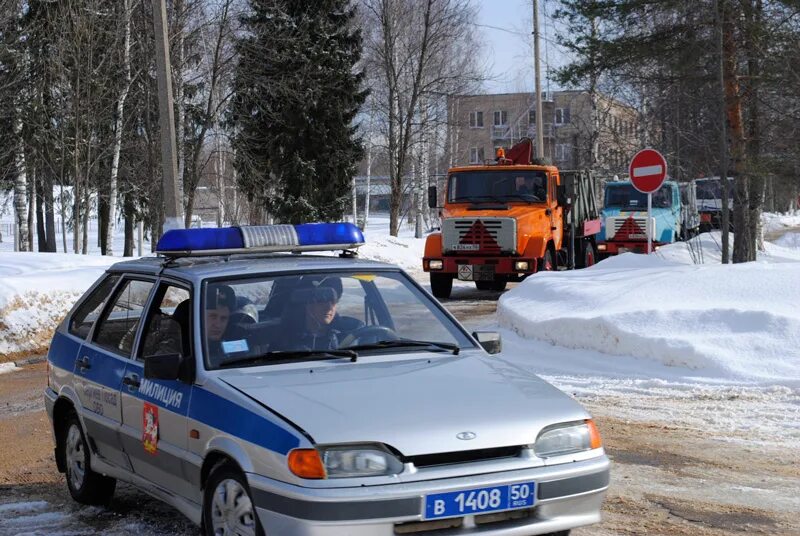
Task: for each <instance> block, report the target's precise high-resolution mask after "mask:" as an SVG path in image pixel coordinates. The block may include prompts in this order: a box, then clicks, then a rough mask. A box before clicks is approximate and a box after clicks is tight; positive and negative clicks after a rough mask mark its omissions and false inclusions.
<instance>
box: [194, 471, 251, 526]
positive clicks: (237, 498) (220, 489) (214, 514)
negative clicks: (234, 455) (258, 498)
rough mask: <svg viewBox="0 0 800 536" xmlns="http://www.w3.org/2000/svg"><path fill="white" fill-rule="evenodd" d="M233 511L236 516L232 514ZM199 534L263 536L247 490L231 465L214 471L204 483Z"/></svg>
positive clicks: (248, 489)
mask: <svg viewBox="0 0 800 536" xmlns="http://www.w3.org/2000/svg"><path fill="white" fill-rule="evenodd" d="M248 504H249V508H248ZM237 510H239V512H238V513H236V514H234V512H236V511H237ZM203 534H205V535H207V536H221V535H228V534H253V535H255V536H264V529H263V527H262V526H261V521H260V520H259V519H258V514H257V512H256V507H255V503H254V502H253V496H252V494H251V493H250V486H248V485H247V480H246V479H245V477H244V475H243V474H242V472H241V471H240V470H239V469H238V468H237V467H235V466H234V465H233V464H231V463H221V464H219V465H217V466H216V467H214V468H213V469H212V470H211V474H209V475H208V480H206V483H205V489H204V490H203Z"/></svg>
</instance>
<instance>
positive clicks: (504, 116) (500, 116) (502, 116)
mask: <svg viewBox="0 0 800 536" xmlns="http://www.w3.org/2000/svg"><path fill="white" fill-rule="evenodd" d="M507 124H508V112H506V111H505V110H500V111H497V112H495V113H494V126H496V127H504V126H506V125H507Z"/></svg>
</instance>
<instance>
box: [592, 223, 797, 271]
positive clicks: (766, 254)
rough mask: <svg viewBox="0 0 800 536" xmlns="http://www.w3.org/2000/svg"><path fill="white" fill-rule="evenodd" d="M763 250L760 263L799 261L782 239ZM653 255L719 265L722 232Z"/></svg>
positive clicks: (670, 247)
mask: <svg viewBox="0 0 800 536" xmlns="http://www.w3.org/2000/svg"><path fill="white" fill-rule="evenodd" d="M733 238H734V236H733V233H730V242H729V248H730V253H731V255H732V254H733ZM764 248H765V251H759V252H758V260H759V261H760V262H767V263H772V262H798V261H800V251H797V249H796V247H792V246H791V244H790V243H788V242H787V241H785V240H783V239H779V240H777V241H776V242H775V243H772V242H764ZM654 255H655V256H656V257H659V258H661V259H664V260H666V261H671V262H677V263H681V264H719V263H720V262H722V232H721V231H712V232H710V233H702V234H700V235H698V236H696V237H694V238H692V239H691V240H689V241H687V242H676V243H674V244H670V245H668V246H664V247H661V248H659V249H658V251H656V252H655V253H654ZM615 258H618V257H611V258H609V259H608V260H607V261H605V262H612V263H613V262H615V261H614V259H615ZM623 258H627V257H623Z"/></svg>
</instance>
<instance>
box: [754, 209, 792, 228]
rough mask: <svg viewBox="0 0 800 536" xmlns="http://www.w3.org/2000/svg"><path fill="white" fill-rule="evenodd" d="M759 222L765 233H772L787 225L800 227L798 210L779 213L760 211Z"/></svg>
mask: <svg viewBox="0 0 800 536" xmlns="http://www.w3.org/2000/svg"><path fill="white" fill-rule="evenodd" d="M761 224H762V225H763V226H764V232H765V233H774V232H778V231H781V230H783V229H786V228H789V227H800V211H795V212H790V213H787V214H779V213H775V212H763V213H761Z"/></svg>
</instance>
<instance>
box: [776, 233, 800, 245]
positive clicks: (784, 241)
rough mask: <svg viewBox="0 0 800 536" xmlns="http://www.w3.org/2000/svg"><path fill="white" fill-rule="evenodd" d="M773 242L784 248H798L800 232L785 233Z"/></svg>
mask: <svg viewBox="0 0 800 536" xmlns="http://www.w3.org/2000/svg"><path fill="white" fill-rule="evenodd" d="M775 244H776V245H778V246H781V247H784V248H791V249H800V233H786V234H785V235H783V236H782V237H780V238H779V239H777V240H776V241H775Z"/></svg>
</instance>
